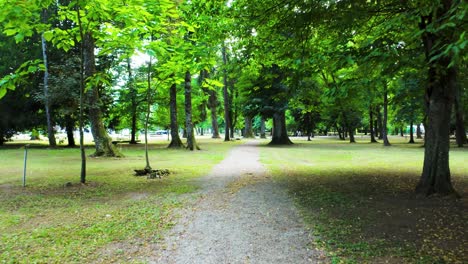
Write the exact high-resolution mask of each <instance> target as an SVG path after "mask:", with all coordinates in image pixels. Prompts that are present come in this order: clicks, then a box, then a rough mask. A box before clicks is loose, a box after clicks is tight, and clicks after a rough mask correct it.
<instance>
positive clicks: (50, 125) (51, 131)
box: [41, 8, 57, 148]
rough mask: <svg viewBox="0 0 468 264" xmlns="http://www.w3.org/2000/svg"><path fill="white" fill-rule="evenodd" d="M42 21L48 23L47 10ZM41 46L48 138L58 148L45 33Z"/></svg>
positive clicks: (50, 143) (43, 11) (51, 144)
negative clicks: (50, 96)
mask: <svg viewBox="0 0 468 264" xmlns="http://www.w3.org/2000/svg"><path fill="white" fill-rule="evenodd" d="M41 16H42V20H43V22H47V9H45V8H44V9H42V14H41ZM41 45H42V60H43V63H44V106H45V112H46V119H47V137H48V138H49V146H50V147H53V148H54V147H56V146H57V142H56V141H55V132H54V125H53V122H52V114H51V109H50V100H49V69H48V68H49V65H48V60H47V42H46V39H45V37H44V33H42V34H41Z"/></svg>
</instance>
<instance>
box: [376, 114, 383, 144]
mask: <svg viewBox="0 0 468 264" xmlns="http://www.w3.org/2000/svg"><path fill="white" fill-rule="evenodd" d="M377 124H378V126H377V127H376V129H377V128H378V129H377V130H378V131H379V136H378V138H379V139H383V122H382V113H380V109H379V107H377Z"/></svg>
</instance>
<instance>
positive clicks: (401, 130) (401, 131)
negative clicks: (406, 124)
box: [400, 128, 405, 137]
mask: <svg viewBox="0 0 468 264" xmlns="http://www.w3.org/2000/svg"><path fill="white" fill-rule="evenodd" d="M403 133H404V131H403V128H400V136H401V137H404V136H405V135H404V134H403Z"/></svg>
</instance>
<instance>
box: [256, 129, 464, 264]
mask: <svg viewBox="0 0 468 264" xmlns="http://www.w3.org/2000/svg"><path fill="white" fill-rule="evenodd" d="M390 140H391V142H392V143H393V145H392V146H391V147H383V146H382V144H369V143H367V142H368V139H365V138H359V137H358V143H357V144H349V143H347V142H345V141H339V140H334V139H313V141H312V142H306V141H296V144H295V145H293V146H287V147H270V146H265V147H263V148H262V152H261V155H262V162H264V163H265V164H266V165H267V166H268V168H269V169H270V171H271V172H272V174H273V175H274V179H275V180H276V181H278V182H279V183H280V184H283V185H284V186H286V188H288V190H289V192H290V194H291V196H293V197H294V199H295V201H296V203H297V205H298V206H299V208H300V209H301V212H302V214H303V216H304V218H305V219H306V222H307V223H308V225H310V227H311V230H312V232H313V235H315V238H316V239H315V241H314V242H313V243H314V244H315V246H316V247H319V248H323V249H325V251H327V253H328V254H329V259H330V261H331V262H332V263H376V262H377V263H385V262H387V261H388V262H390V263H402V262H403V263H404V262H407V263H466V262H467V256H468V252H467V246H466V245H467V243H468V239H467V231H466V230H468V214H467V209H468V208H467V203H466V198H463V199H462V200H458V201H455V200H454V199H443V198H438V197H432V198H426V197H418V196H416V195H415V194H414V187H415V186H416V184H417V181H418V179H419V176H420V173H421V169H422V162H423V155H424V149H423V148H422V144H421V143H418V144H406V142H407V140H404V139H401V138H397V137H395V138H393V137H392V138H391V139H390ZM467 160H468V149H467V148H464V149H459V148H452V149H451V152H450V164H451V171H452V178H453V183H454V186H455V188H456V189H457V190H458V191H459V192H460V194H461V195H462V196H463V197H466V196H467V195H468V163H466V161H467Z"/></svg>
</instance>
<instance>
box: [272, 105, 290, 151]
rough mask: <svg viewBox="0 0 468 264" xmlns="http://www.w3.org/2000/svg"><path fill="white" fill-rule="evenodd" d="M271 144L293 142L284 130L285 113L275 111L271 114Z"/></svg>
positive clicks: (288, 143)
mask: <svg viewBox="0 0 468 264" xmlns="http://www.w3.org/2000/svg"><path fill="white" fill-rule="evenodd" d="M269 144H271V145H290V144H293V143H292V142H291V140H290V139H289V137H288V133H287V130H286V114H285V111H284V110H283V111H282V112H277V113H274V114H273V135H272V137H271V142H270V143H269Z"/></svg>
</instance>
